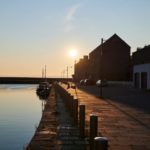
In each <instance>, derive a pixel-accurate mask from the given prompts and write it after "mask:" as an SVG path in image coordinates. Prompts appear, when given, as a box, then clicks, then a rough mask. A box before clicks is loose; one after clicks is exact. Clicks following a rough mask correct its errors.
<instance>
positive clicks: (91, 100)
mask: <svg viewBox="0 0 150 150" xmlns="http://www.w3.org/2000/svg"><path fill="white" fill-rule="evenodd" d="M63 87H64V88H66V89H67V87H66V85H63ZM68 91H69V92H70V93H71V94H73V95H74V96H75V97H77V98H78V100H79V103H80V104H85V106H86V122H87V124H89V116H90V114H91V113H92V114H95V115H97V116H98V118H99V119H98V128H99V130H98V131H99V135H102V136H106V137H107V138H108V139H109V150H150V114H148V113H144V112H143V111H140V110H138V109H135V108H133V107H129V106H128V105H124V104H123V103H118V102H117V101H111V100H109V99H100V98H97V97H96V96H94V95H92V94H89V93H87V92H85V91H82V90H80V89H77V92H75V90H74V89H71V88H70V89H68ZM76 93H77V95H76Z"/></svg>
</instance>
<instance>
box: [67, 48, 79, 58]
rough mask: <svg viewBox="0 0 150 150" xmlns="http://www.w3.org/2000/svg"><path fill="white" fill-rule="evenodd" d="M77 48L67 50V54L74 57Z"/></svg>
mask: <svg viewBox="0 0 150 150" xmlns="http://www.w3.org/2000/svg"><path fill="white" fill-rule="evenodd" d="M77 54H78V53H77V50H76V49H71V50H70V51H69V55H70V56H71V57H72V58H76V56H77Z"/></svg>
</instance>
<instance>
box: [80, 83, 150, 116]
mask: <svg viewBox="0 0 150 150" xmlns="http://www.w3.org/2000/svg"><path fill="white" fill-rule="evenodd" d="M78 88H79V89H80V90H83V91H85V92H87V93H90V94H92V95H95V96H97V97H99V96H100V89H99V88H98V87H96V86H78ZM102 94H103V97H104V98H108V99H111V100H112V101H116V102H118V103H122V104H125V105H128V106H130V107H133V108H136V109H139V110H142V111H144V112H147V113H150V91H144V90H137V89H134V88H133V87H128V86H121V85H109V86H107V87H103V88H102Z"/></svg>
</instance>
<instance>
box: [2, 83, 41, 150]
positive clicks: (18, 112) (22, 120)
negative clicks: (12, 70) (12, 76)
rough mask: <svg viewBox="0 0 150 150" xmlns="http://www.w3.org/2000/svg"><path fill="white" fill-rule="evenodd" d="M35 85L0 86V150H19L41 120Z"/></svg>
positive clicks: (39, 103)
mask: <svg viewBox="0 0 150 150" xmlns="http://www.w3.org/2000/svg"><path fill="white" fill-rule="evenodd" d="M36 87H37V85H16V84H14V85H0V150H21V149H23V146H24V145H25V144H27V143H29V142H30V140H31V138H32V136H33V134H34V132H35V126H37V125H38V123H39V121H40V118H41V109H42V108H41V101H40V100H39V99H38V97H37V96H36V93H35V90H36Z"/></svg>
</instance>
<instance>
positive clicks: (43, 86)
mask: <svg viewBox="0 0 150 150" xmlns="http://www.w3.org/2000/svg"><path fill="white" fill-rule="evenodd" d="M42 78H43V79H44V81H43V82H41V83H40V84H39V86H38V87H37V89H36V94H37V95H38V96H39V97H40V99H47V98H48V96H49V93H50V90H51V87H52V85H51V84H49V82H48V81H47V79H46V66H45V70H44V69H42Z"/></svg>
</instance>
